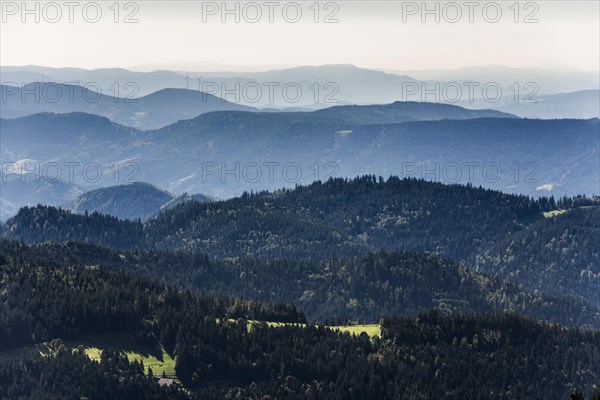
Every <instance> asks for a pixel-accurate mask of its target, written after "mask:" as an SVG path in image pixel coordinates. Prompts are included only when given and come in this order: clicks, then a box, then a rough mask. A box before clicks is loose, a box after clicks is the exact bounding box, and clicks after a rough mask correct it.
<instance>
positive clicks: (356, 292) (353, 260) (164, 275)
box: [0, 241, 600, 327]
mask: <svg viewBox="0 0 600 400" xmlns="http://www.w3.org/2000/svg"><path fill="white" fill-rule="evenodd" d="M0 255H4V257H5V258H9V259H16V258H21V259H24V260H28V262H30V263H32V264H34V265H40V266H44V267H52V268H56V267H59V266H71V267H73V268H75V269H76V270H85V269H86V268H89V267H90V266H94V268H99V269H102V270H104V271H112V272H119V273H120V272H127V273H130V274H135V275H139V276H142V277H148V276H150V277H154V278H156V279H159V280H161V281H165V282H168V283H169V284H171V285H173V286H175V287H181V288H186V289H189V290H192V291H197V292H201V293H208V294H211V295H216V296H227V297H237V298H244V299H249V300H253V301H258V302H268V303H286V304H293V305H295V306H296V307H297V308H298V310H299V311H301V312H302V313H304V314H305V315H306V316H307V318H308V319H309V321H311V322H320V323H323V322H327V321H329V322H334V323H335V324H336V325H338V324H341V323H345V322H346V321H353V322H363V323H365V322H375V323H376V322H378V321H379V320H380V319H381V318H382V317H384V316H386V315H397V316H400V315H414V314H415V313H416V312H418V311H422V310H428V309H435V310H438V311H440V312H442V313H445V314H449V313H458V312H473V311H495V310H496V311H497V310H508V311H512V312H514V313H516V314H519V315H523V316H527V317H529V318H532V319H537V320H544V321H551V322H555V323H559V324H561V325H564V326H590V327H600V307H598V306H594V305H592V304H590V303H587V302H585V301H583V300H579V299H574V298H572V297H568V296H554V297H550V296H542V295H537V294H531V293H528V292H526V291H524V290H522V289H520V288H519V287H518V286H517V285H511V284H506V283H505V282H503V281H502V280H500V279H496V278H490V277H488V276H485V275H483V274H481V273H476V272H473V271H470V270H469V269H467V268H465V267H461V266H459V265H457V264H455V263H452V262H448V261H445V260H442V259H440V258H438V257H436V256H432V255H423V254H416V253H399V254H396V253H369V254H365V255H361V256H355V257H347V258H342V259H337V260H329V261H321V262H316V261H294V260H277V261H272V262H264V261H260V260H255V259H247V258H241V259H230V260H225V261H219V260H212V259H210V258H209V257H208V256H207V255H206V254H202V253H195V254H188V253H182V252H177V253H173V252H157V251H123V250H114V249H109V248H105V247H99V246H97V245H91V244H83V243H76V242H69V243H61V244H54V243H44V244H39V245H34V246H24V245H20V244H18V243H16V242H8V241H0Z"/></svg>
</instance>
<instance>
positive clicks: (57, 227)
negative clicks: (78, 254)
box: [3, 176, 556, 260]
mask: <svg viewBox="0 0 600 400" xmlns="http://www.w3.org/2000/svg"><path fill="white" fill-rule="evenodd" d="M554 208H556V204H554V201H553V200H552V199H551V200H548V199H545V198H542V199H540V200H534V199H532V198H529V197H526V196H520V195H509V194H504V193H501V192H498V191H493V190H487V189H481V188H474V187H471V186H469V185H466V186H465V185H443V184H440V183H432V182H426V181H423V180H416V179H399V178H397V177H390V178H389V179H387V180H384V179H382V178H379V179H377V178H375V177H374V176H363V177H359V178H356V179H353V180H346V179H331V180H329V181H327V182H316V183H313V184H311V185H308V186H299V187H297V188H295V189H291V190H281V191H276V192H272V193H267V192H264V193H258V194H246V195H243V196H241V197H239V198H234V199H231V200H227V201H222V202H213V203H197V202H189V203H185V204H182V205H179V206H177V207H175V208H173V209H171V210H168V211H165V212H164V213H162V214H161V215H159V216H158V217H157V218H155V219H152V220H150V221H148V222H147V223H146V224H145V225H142V224H141V223H136V222H122V221H119V220H117V219H115V218H111V217H104V216H101V215H98V214H91V215H90V216H88V217H85V216H76V215H71V214H69V213H68V212H65V211H62V210H57V209H54V208H49V207H36V208H23V209H21V211H20V212H19V213H18V215H16V216H15V217H14V218H12V219H10V220H9V221H7V223H6V225H5V226H4V228H3V230H4V232H3V236H4V237H6V238H14V239H19V240H23V241H25V242H27V243H36V242H41V241H46V240H52V241H64V240H78V241H85V242H92V243H98V244H103V245H108V246H113V247H118V248H150V247H151V248H160V249H181V250H193V251H197V250H198V251H203V252H207V253H208V254H210V255H211V256H214V257H219V258H223V257H238V256H253V257H259V258H268V259H272V258H306V259H327V258H331V257H337V256H343V255H351V254H357V253H361V252H364V251H369V250H379V249H384V250H393V251H396V250H410V251H418V252H432V253H436V254H439V255H442V256H444V257H447V258H451V259H454V260H463V259H467V258H468V257H470V256H471V255H472V254H474V253H475V252H476V251H477V249H479V248H481V247H482V246H485V245H487V244H489V243H490V242H493V241H496V240H499V239H501V238H503V237H506V236H508V235H509V234H511V233H513V232H516V231H519V230H521V229H523V228H524V222H529V221H531V220H533V219H535V218H537V217H539V216H540V215H541V212H542V211H544V210H552V209H554Z"/></svg>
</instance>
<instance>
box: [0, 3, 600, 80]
mask: <svg viewBox="0 0 600 400" xmlns="http://www.w3.org/2000/svg"><path fill="white" fill-rule="evenodd" d="M0 3H1V13H2V14H1V22H0V24H1V25H0V65H3V66H9V65H10V66H16V65H30V64H35V65H45V66H51V67H68V66H70V67H82V68H90V69H94V68H104V67H122V68H134V69H140V70H144V69H155V68H160V67H163V68H169V66H170V67H172V68H170V69H198V70H200V69H205V70H223V69H229V70H235V69H240V70H261V69H269V68H273V67H285V66H296V65H321V64H341V63H345V64H355V65H358V66H361V67H366V68H381V69H387V70H397V71H406V70H415V69H430V68H443V69H452V68H460V67H464V66H471V65H507V66H513V67H523V66H542V65H553V66H556V65H560V66H569V67H575V68H579V69H583V70H589V71H596V70H599V69H600V66H599V63H600V61H599V60H600V28H599V21H600V9H599V3H600V2H598V1H596V0H590V1H556V0H552V1H535V2H527V1H521V2H518V3H517V2H515V1H497V2H486V1H483V2H477V1H475V2H472V4H473V5H472V6H467V5H465V4H467V2H466V1H457V2H448V1H443V2H427V3H426V4H425V7H423V3H422V2H420V1H419V2H405V1H337V2H328V1H321V2H318V3H317V2H315V1H313V0H310V1H297V2H291V1H271V2H269V1H267V0H265V1H256V2H228V3H226V4H225V5H224V3H222V2H221V1H218V2H205V1H135V2H127V1H121V2H118V3H116V2H114V1H98V2H87V1H82V2H75V3H76V4H77V5H75V6H73V8H69V6H66V5H65V3H64V2H63V1H57V2H47V1H45V2H28V3H26V8H27V9H25V7H23V3H22V2H21V1H16V2H13V1H1V2H0ZM227 10H229V11H231V13H229V14H227V13H226V12H225V11H227ZM428 10H429V11H430V13H426V12H425V11H428ZM236 18H237V19H239V21H236V20H235V19H236ZM36 19H38V21H36ZM223 19H225V21H223ZM436 19H437V21H436ZM178 67H179V68H178Z"/></svg>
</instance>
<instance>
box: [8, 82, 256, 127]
mask: <svg viewBox="0 0 600 400" xmlns="http://www.w3.org/2000/svg"><path fill="white" fill-rule="evenodd" d="M32 93H33V94H32ZM0 95H1V96H2V99H3V100H2V108H1V109H2V110H1V111H0V116H1V117H2V118H19V117H23V116H27V115H32V114H36V113H42V112H53V113H70V112H85V113H89V114H96V115H100V116H103V117H107V118H109V119H110V120H112V121H114V122H117V123H119V124H121V125H126V126H131V127H135V128H138V129H142V130H147V129H156V128H160V127H163V126H165V125H169V124H172V123H174V122H176V121H179V120H182V119H190V118H194V117H197V116H198V115H201V114H204V113H207V112H211V111H255V109H254V108H252V107H247V106H243V105H239V104H234V103H230V102H228V101H225V100H223V99H221V98H218V97H215V96H213V95H210V94H207V93H202V92H199V91H194V90H186V89H161V90H159V91H158V92H154V93H152V94H149V95H147V96H144V97H141V98H120V97H113V96H109V95H106V94H102V93H98V92H94V91H92V90H89V89H86V88H84V87H81V86H77V85H66V84H57V83H42V82H34V83H30V84H28V85H26V86H24V87H22V88H18V87H8V86H0Z"/></svg>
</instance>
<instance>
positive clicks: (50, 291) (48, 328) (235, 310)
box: [0, 241, 306, 351]
mask: <svg viewBox="0 0 600 400" xmlns="http://www.w3.org/2000/svg"><path fill="white" fill-rule="evenodd" d="M64 250H65V249H64V248H54V249H53V248H52V246H50V247H45V246H44V247H41V248H37V249H31V248H28V247H27V246H24V245H21V244H18V243H15V242H12V243H9V242H6V241H2V242H0V282H5V284H4V283H3V286H2V292H1V293H0V351H2V350H6V349H10V348H14V347H18V346H23V345H27V344H32V343H39V342H43V341H47V340H51V339H54V338H62V339H78V338H80V337H81V336H83V335H90V334H103V333H104V334H105V333H111V334H115V333H119V332H121V333H140V332H144V334H143V335H140V336H139V337H138V338H141V340H146V339H144V338H148V337H152V336H153V327H152V324H153V321H154V320H155V319H157V318H160V316H162V317H164V318H168V314H169V313H170V312H171V311H172V310H176V309H184V308H185V309H187V308H189V309H193V310H194V313H196V314H197V315H201V316H204V317H210V318H212V319H213V320H214V319H216V318H221V319H223V318H225V319H228V318H233V319H237V318H245V319H257V320H264V321H282V322H305V321H306V319H305V317H304V315H303V314H301V313H299V312H297V311H296V309H295V308H294V307H292V306H286V305H282V304H274V303H272V304H265V303H256V302H250V301H241V300H237V299H228V298H225V297H223V296H220V297H215V296H203V295H199V294H191V293H190V292H187V291H183V290H179V289H177V288H175V287H173V286H168V285H165V284H163V283H160V282H158V281H157V280H152V279H149V278H147V277H143V276H141V275H139V274H128V273H126V272H125V271H123V270H120V271H118V270H111V269H109V268H104V267H101V266H99V265H92V264H87V263H85V257H84V255H85V254H86V252H85V251H84V252H80V253H79V254H75V253H71V254H69V255H68V257H66V256H65V254H61V253H62V252H63V251H64ZM65 253H66V252H65ZM67 259H70V262H66V260H67ZM78 264H79V265H78ZM82 264H86V265H85V266H83V265H82ZM92 289H93V290H92ZM165 321H166V320H165Z"/></svg>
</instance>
